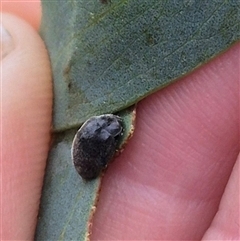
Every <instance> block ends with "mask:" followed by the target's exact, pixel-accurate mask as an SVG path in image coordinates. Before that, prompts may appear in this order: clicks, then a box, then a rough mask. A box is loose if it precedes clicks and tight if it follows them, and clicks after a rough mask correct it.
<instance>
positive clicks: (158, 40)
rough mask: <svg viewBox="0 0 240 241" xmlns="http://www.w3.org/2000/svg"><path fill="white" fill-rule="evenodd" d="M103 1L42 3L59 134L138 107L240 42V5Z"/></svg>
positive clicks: (231, 0)
mask: <svg viewBox="0 0 240 241" xmlns="http://www.w3.org/2000/svg"><path fill="white" fill-rule="evenodd" d="M102 2H103V1H99V0H92V1H89V0H78V1H76V0H75V1H74V0H72V1H70V0H68V1H61V0H58V1H49V0H42V3H43V4H42V5H43V21H42V35H43V37H44V40H45V42H46V44H47V47H48V50H49V52H50V57H51V62H52V68H53V75H54V92H55V98H54V107H55V108H54V128H55V130H57V131H60V130H63V129H69V128H72V127H75V126H79V125H80V124H81V123H83V122H84V121H85V120H86V119H88V118H89V117H91V116H93V115H98V114H104V113H114V112H116V111H119V110H122V109H124V108H126V107H128V106H130V105H132V104H134V103H136V102H138V101H139V100H140V99H142V98H144V97H145V96H146V95H149V94H150V93H152V92H154V91H156V90H158V89H160V88H163V87H165V86H166V85H168V84H170V83H171V82H173V81H175V80H176V79H178V78H179V77H181V76H183V75H185V74H187V73H188V72H190V71H192V70H193V69H195V68H196V67H198V66H200V65H201V64H203V63H205V62H206V61H208V60H209V59H211V58H213V57H214V56H216V55H217V54H219V53H220V52H222V51H223V50H225V49H226V48H228V47H229V46H230V45H232V44H233V43H234V42H236V41H237V40H238V39H239V37H240V28H239V20H240V19H239V15H240V14H239V1H238V0H228V1H220V0H212V1H208V0H202V1H192V0H186V1H176V0H169V1H167V0H164V1H158V0H142V1H138V0H111V1H106V2H109V3H107V4H103V3H102Z"/></svg>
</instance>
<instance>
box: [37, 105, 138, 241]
mask: <svg viewBox="0 0 240 241" xmlns="http://www.w3.org/2000/svg"><path fill="white" fill-rule="evenodd" d="M135 114H136V112H135V107H134V106H133V107H131V108H128V109H126V110H124V111H122V112H120V113H118V115H119V116H121V117H122V118H123V121H124V123H125V125H124V134H123V136H122V137H121V140H120V149H122V148H123V146H124V145H125V144H126V142H127V141H128V139H129V138H130V137H131V136H132V134H133V130H134V123H135ZM76 132H77V129H72V130H69V131H66V132H63V133H61V134H60V133H57V134H56V135H55V138H54V143H53V148H52V149H51V152H50V154H49V160H48V166H47V172H46V176H45V180H44V187H43V194H42V198H41V206H40V212H39V219H38V225H37V230H36V234H35V240H39V241H40V240H41V241H42V240H87V238H88V237H89V235H90V232H91V221H92V220H91V219H92V217H93V214H94V212H95V210H96V205H97V199H98V195H99V189H100V185H101V180H102V177H99V178H97V179H95V180H92V181H84V180H83V179H82V178H81V177H80V176H79V175H78V173H77V171H76V170H75V168H74V166H73V163H72V160H71V145H72V141H73V138H74V135H75V134H76Z"/></svg>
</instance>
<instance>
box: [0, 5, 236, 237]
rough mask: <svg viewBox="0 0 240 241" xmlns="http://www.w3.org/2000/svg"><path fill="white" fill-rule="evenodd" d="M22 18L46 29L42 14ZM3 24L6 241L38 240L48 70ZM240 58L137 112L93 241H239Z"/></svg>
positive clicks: (30, 32)
mask: <svg viewBox="0 0 240 241" xmlns="http://www.w3.org/2000/svg"><path fill="white" fill-rule="evenodd" d="M25 4H28V3H25ZM19 6H21V5H19ZM31 6H32V9H33V8H34V11H40V8H39V5H38V6H37V5H36V6H34V5H31ZM35 7H36V9H35ZM9 11H11V7H10V8H9ZM22 12H24V11H22ZM24 14H26V16H25V19H27V20H28V21H35V22H34V24H33V22H31V24H32V26H35V28H37V26H39V21H40V19H39V16H40V14H37V15H36V18H33V17H31V18H29V17H28V14H30V15H31V12H30V11H29V12H27V11H26V12H25V13H24ZM21 17H24V16H23V15H21ZM33 19H34V20H33ZM2 20H3V26H4V27H5V28H6V30H7V31H8V32H9V34H10V35H11V36H12V39H10V42H9V41H8V42H7V44H6V42H4V45H2V46H3V50H4V49H6V52H4V53H5V55H4V57H3V58H2V84H1V88H2V90H1V93H2V113H1V125H2V129H1V136H2V160H1V162H2V173H1V175H2V188H1V202H2V203H1V218H2V219H1V222H2V224H1V227H2V229H1V230H0V231H1V239H2V240H16V239H18V240H33V237H34V231H35V226H36V221H37V214H38V208H39V200H40V195H41V187H42V182H43V175H44V168H45V165H46V158H47V152H48V149H49V146H50V145H49V144H50V130H51V112H52V84H51V72H50V64H49V60H48V56H47V52H46V51H45V49H44V45H43V42H42V40H41V39H40V37H39V36H38V34H37V33H36V31H35V30H34V29H32V28H31V27H30V26H28V24H26V23H25V22H24V21H22V20H21V19H18V18H16V17H13V16H10V15H3V16H2ZM3 40H5V38H4V39H3ZM239 56H240V45H239V44H236V45H234V46H232V47H231V48H230V49H229V50H228V51H226V52H225V53H223V54H222V55H220V56H219V57H217V58H215V59H214V60H212V61H211V62H209V63H208V64H206V65H204V66H202V67H201V68H199V69H198V70H196V71H194V72H193V73H192V74H190V75H188V76H186V77H185V78H183V79H181V80H180V81H178V82H177V83H175V84H173V85H171V86H169V87H167V88H165V89H163V90H160V91H158V92H156V93H155V94H153V95H151V96H149V97H147V98H145V99H144V100H142V101H141V102H140V103H139V104H138V107H137V123H136V130H135V133H134V137H133V138H132V139H131V141H130V142H129V144H128V145H127V147H126V149H125V150H124V152H123V153H122V154H121V156H120V157H118V158H117V160H116V161H115V162H114V163H112V164H111V166H110V167H109V169H108V171H107V173H106V175H105V177H104V181H103V186H102V191H101V194H100V201H99V204H98V209H97V212H96V214H95V217H94V221H93V224H94V225H93V235H92V240H113V239H114V240H129V239H131V240H144V239H145V240H146V239H147V240H239V239H240V235H239V158H238V153H239V80H240V79H239V78H240V77H239V76H240V75H239V74H240V73H239V67H240V59H239Z"/></svg>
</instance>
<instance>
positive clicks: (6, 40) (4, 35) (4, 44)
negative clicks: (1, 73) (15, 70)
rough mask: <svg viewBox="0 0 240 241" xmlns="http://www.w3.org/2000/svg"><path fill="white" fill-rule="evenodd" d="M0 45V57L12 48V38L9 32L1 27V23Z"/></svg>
mask: <svg viewBox="0 0 240 241" xmlns="http://www.w3.org/2000/svg"><path fill="white" fill-rule="evenodd" d="M0 36H1V40H0V46H1V56H0V57H1V59H3V58H4V57H6V56H7V55H8V54H9V53H10V52H11V51H12V50H13V48H14V43H13V38H12V36H11V34H10V33H9V32H8V31H7V30H6V29H5V28H4V27H3V25H2V24H1V25H0Z"/></svg>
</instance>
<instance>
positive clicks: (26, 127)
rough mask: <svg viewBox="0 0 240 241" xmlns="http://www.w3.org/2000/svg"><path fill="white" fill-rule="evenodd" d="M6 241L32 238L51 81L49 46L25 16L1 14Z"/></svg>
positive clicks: (46, 142)
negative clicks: (26, 21)
mask: <svg viewBox="0 0 240 241" xmlns="http://www.w3.org/2000/svg"><path fill="white" fill-rule="evenodd" d="M1 27H2V33H1V46H2V51H1V57H2V59H1V65H2V68H1V70H2V73H1V75H2V84H1V93H2V96H1V99H2V101H1V103H2V108H1V109H2V110H1V119H0V120H1V127H2V128H1V133H0V136H2V143H1V144H2V145H1V146H2V157H1V158H2V160H1V163H2V167H1V169H2V180H1V183H2V184H1V189H0V195H1V201H2V203H1V204H0V206H1V207H3V208H2V209H1V213H0V215H1V217H2V224H1V227H2V229H1V230H0V232H1V234H0V236H1V238H2V240H29V239H33V235H34V231H35V226H36V222H37V214H38V208H39V201H40V195H41V188H42V182H43V176H44V169H45V163H46V158H47V153H48V148H49V142H50V127H51V111H52V86H51V71H50V63H49V60H48V55H47V51H46V49H45V46H44V44H43V42H42V40H41V38H40V37H39V35H38V34H37V32H36V31H35V30H34V29H33V28H32V27H30V26H29V25H28V24H27V23H25V22H24V21H23V20H21V19H19V18H17V17H14V16H11V15H9V14H2V24H1Z"/></svg>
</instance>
